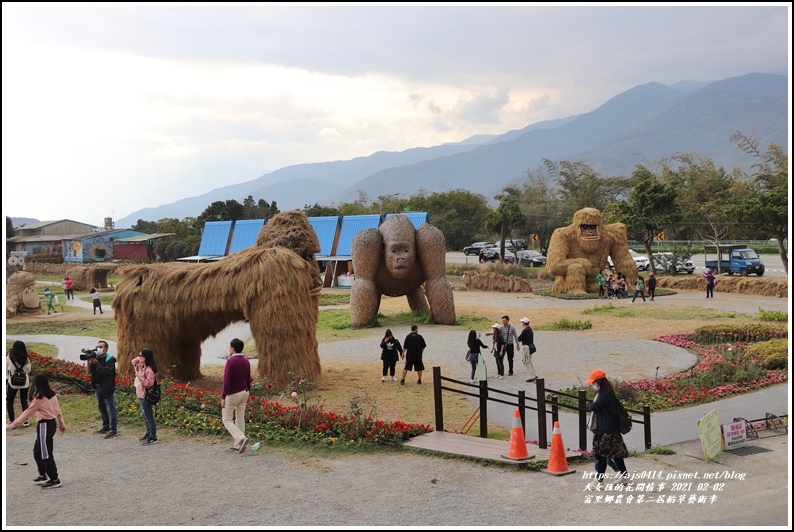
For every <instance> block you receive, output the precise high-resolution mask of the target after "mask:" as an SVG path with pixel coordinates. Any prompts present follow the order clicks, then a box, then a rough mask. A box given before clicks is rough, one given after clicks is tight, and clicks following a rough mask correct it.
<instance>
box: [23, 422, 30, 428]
mask: <svg viewBox="0 0 794 532" xmlns="http://www.w3.org/2000/svg"><path fill="white" fill-rule="evenodd" d="M22 426H23V427H29V426H30V423H28V422H27V421H25V422H24V423H22Z"/></svg>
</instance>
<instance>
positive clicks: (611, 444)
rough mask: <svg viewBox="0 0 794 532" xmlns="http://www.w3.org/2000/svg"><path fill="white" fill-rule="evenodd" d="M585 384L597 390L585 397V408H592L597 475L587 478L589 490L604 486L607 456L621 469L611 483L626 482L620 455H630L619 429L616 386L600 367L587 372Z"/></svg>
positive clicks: (590, 410)
mask: <svg viewBox="0 0 794 532" xmlns="http://www.w3.org/2000/svg"><path fill="white" fill-rule="evenodd" d="M586 384H587V385H592V386H593V389H594V390H595V391H596V395H595V397H594V398H593V400H592V401H588V403H587V405H586V408H587V410H588V411H589V412H591V414H590V421H589V423H588V427H589V428H590V430H591V431H592V432H593V455H595V457H596V477H595V478H594V479H593V480H592V482H590V485H589V487H590V489H591V490H599V489H603V487H602V486H603V483H604V473H605V472H606V470H607V457H612V460H614V462H615V464H616V465H617V466H618V469H619V470H620V472H619V473H617V474H616V475H615V479H614V480H613V484H628V483H629V474H628V471H626V463H625V462H624V461H623V459H624V458H627V457H628V456H629V450H628V449H627V448H626V444H625V443H624V442H623V434H621V432H620V420H619V413H618V408H619V407H618V398H617V396H615V390H614V388H613V387H612V383H611V382H609V379H607V374H606V373H604V371H603V370H600V369H594V370H593V371H592V372H590V378H588V379H587V382H586Z"/></svg>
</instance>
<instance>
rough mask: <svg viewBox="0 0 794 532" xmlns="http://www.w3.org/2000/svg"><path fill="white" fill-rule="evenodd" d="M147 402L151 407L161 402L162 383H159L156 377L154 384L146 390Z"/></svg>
mask: <svg viewBox="0 0 794 532" xmlns="http://www.w3.org/2000/svg"><path fill="white" fill-rule="evenodd" d="M146 401H147V402H148V403H149V404H150V405H156V404H157V403H159V402H160V383H158V382H157V378H156V377H155V379H154V384H152V385H151V387H149V388H147V389H146Z"/></svg>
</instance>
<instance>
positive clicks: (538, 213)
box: [518, 165, 573, 249]
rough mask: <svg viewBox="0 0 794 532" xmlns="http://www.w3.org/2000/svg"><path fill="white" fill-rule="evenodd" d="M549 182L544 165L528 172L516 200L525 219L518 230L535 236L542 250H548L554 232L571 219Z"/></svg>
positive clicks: (571, 215) (571, 213)
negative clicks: (522, 225)
mask: <svg viewBox="0 0 794 532" xmlns="http://www.w3.org/2000/svg"><path fill="white" fill-rule="evenodd" d="M550 181H551V178H550V177H549V175H548V173H547V171H546V167H545V166H544V165H541V166H540V167H538V169H536V170H534V171H533V170H528V171H527V178H526V181H525V182H524V183H523V184H522V188H521V192H520V197H519V200H518V201H519V207H520V208H521V212H522V213H524V215H525V216H526V217H527V222H526V224H524V227H523V228H518V230H519V231H521V234H522V235H526V236H529V235H530V234H532V233H535V234H537V235H538V240H539V241H540V246H541V247H542V248H543V249H548V247H549V240H551V234H552V233H553V232H554V230H555V229H556V228H558V227H561V226H563V225H565V223H566V221H570V219H571V218H572V217H573V211H571V212H570V213H568V212H567V211H565V212H563V209H564V206H563V203H562V201H561V200H560V199H559V198H558V197H557V196H556V194H554V191H553V190H552V189H551V186H550V185H549V183H550Z"/></svg>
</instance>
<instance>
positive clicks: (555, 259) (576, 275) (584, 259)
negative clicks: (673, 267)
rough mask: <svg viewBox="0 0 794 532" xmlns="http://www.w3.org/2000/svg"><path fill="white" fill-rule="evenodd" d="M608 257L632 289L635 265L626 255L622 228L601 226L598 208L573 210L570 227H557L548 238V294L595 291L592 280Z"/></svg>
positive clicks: (622, 225) (596, 287) (635, 273)
mask: <svg viewBox="0 0 794 532" xmlns="http://www.w3.org/2000/svg"><path fill="white" fill-rule="evenodd" d="M610 255H611V256H612V261H613V263H614V264H615V268H616V270H617V271H618V272H621V273H623V274H624V275H625V276H626V282H627V283H628V284H629V286H632V285H633V284H634V283H635V281H636V280H637V264H636V263H635V262H634V259H633V258H631V255H630V254H629V245H628V241H627V237H626V226H625V225H624V224H622V223H615V224H609V225H604V224H603V222H602V221H601V212H600V211H599V210H598V209H592V208H589V207H588V208H584V209H580V210H578V211H576V213H575V214H574V215H573V223H572V224H571V225H569V226H567V227H558V228H557V229H555V230H554V233H552V235H551V241H550V242H549V252H548V257H547V260H546V271H547V272H548V273H549V274H551V275H554V276H555V279H554V286H553V287H552V291H554V292H564V293H569V294H581V293H585V292H597V291H598V281H596V278H595V277H596V275H598V272H600V271H602V270H603V269H604V267H605V265H606V263H607V256H610Z"/></svg>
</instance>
